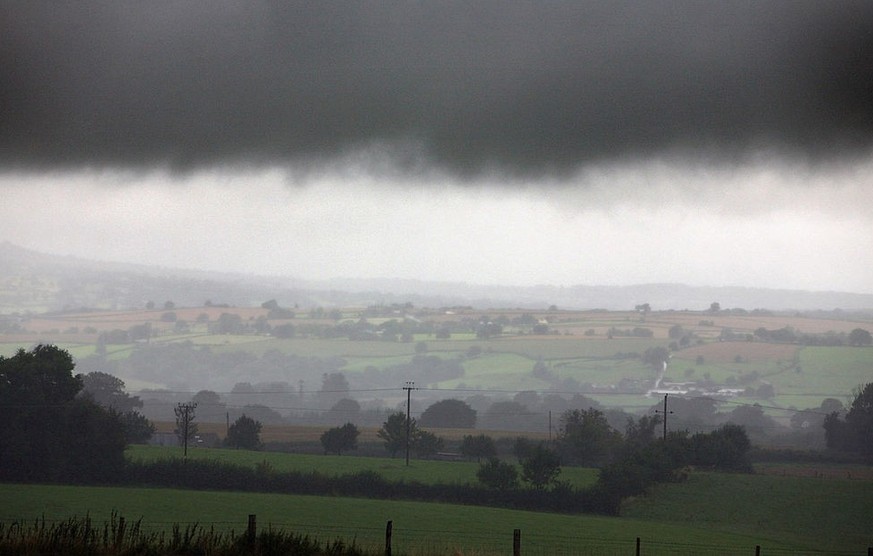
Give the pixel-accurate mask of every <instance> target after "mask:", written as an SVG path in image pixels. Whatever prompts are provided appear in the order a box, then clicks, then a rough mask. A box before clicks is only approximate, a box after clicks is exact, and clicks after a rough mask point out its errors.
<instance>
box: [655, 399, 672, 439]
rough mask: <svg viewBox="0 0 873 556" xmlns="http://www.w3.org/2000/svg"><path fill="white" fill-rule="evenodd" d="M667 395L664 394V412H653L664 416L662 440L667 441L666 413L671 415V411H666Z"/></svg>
mask: <svg viewBox="0 0 873 556" xmlns="http://www.w3.org/2000/svg"><path fill="white" fill-rule="evenodd" d="M667 395H668V394H664V411H660V410H657V409H656V410H655V413H663V414H664V435H663V437H662V438H663V439H664V440H667V413H673V412H672V411H667Z"/></svg>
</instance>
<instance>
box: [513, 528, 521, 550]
mask: <svg viewBox="0 0 873 556" xmlns="http://www.w3.org/2000/svg"><path fill="white" fill-rule="evenodd" d="M512 556H521V529H516V530H515V531H513V532H512Z"/></svg>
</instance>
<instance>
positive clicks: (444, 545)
mask: <svg viewBox="0 0 873 556" xmlns="http://www.w3.org/2000/svg"><path fill="white" fill-rule="evenodd" d="M701 494H702V495H705V494H706V493H705V492H701ZM0 499H2V500H4V504H3V507H2V509H0V520H2V521H5V522H8V521H12V520H34V519H36V518H39V517H45V518H46V519H47V520H49V521H54V520H64V519H67V518H69V517H71V516H84V515H89V516H90V517H91V518H92V519H94V520H97V521H98V523H99V522H100V521H101V520H108V519H109V518H110V516H111V515H112V513H113V512H117V513H118V514H120V515H121V516H123V517H125V518H126V519H128V520H139V519H141V520H142V528H143V529H144V530H146V531H150V530H168V529H169V528H170V527H172V525H173V524H174V523H181V524H198V525H199V526H200V527H205V528H215V529H216V530H234V531H236V532H238V533H240V532H242V531H243V530H245V527H246V522H247V516H248V515H249V514H254V515H256V516H257V523H258V526H259V527H272V528H281V529H284V530H287V531H295V532H299V533H306V534H310V535H312V536H316V537H318V538H319V539H320V540H325V541H327V540H333V539H336V538H342V539H344V540H346V541H351V540H354V541H355V542H356V544H358V545H359V546H366V547H371V548H373V549H377V550H378V548H379V547H381V546H384V544H383V543H384V534H385V527H386V523H387V522H388V521H389V520H390V521H392V522H393V532H394V534H393V548H394V550H395V553H396V554H409V555H425V554H428V555H429V554H479V555H489V554H506V553H508V552H509V551H510V550H511V547H512V539H513V530H514V529H520V530H521V539H522V552H523V553H524V554H533V555H557V554H590V555H613V554H614V555H619V554H633V551H634V546H635V539H636V538H637V537H639V538H641V545H642V548H643V554H646V555H667V554H670V555H676V554H687V555H709V554H712V555H715V554H753V553H754V549H755V545H761V546H763V547H764V550H765V552H764V553H765V554H786V555H787V554H803V553H809V552H808V551H809V549H811V548H814V547H815V546H816V544H802V543H797V542H794V541H791V540H778V539H777V538H774V537H775V536H777V535H773V534H769V533H763V534H757V535H750V534H746V533H743V532H738V531H728V530H722V529H723V528H722V527H721V526H719V525H713V524H705V523H702V524H701V523H696V524H694V525H689V524H681V523H675V522H673V523H666V522H664V521H657V520H652V519H633V518H607V517H597V516H578V515H577V516H571V515H558V514H548V513H536V512H522V511H512V510H501V509H494V508H483V507H472V506H457V505H449V504H429V503H418V502H397V501H382V500H364V499H352V498H334V497H311V496H294V495H276V494H249V493H245V494H244V493H233V492H208V491H196V492H194V491H181V490H170V489H143V488H100V487H74V486H39V485H0ZM783 536H784V535H783ZM853 547H854V545H852V544H848V543H847V544H846V545H845V549H844V550H849V549H851V548H853ZM835 553H836V552H835ZM844 553H848V552H844ZM855 553H860V552H855Z"/></svg>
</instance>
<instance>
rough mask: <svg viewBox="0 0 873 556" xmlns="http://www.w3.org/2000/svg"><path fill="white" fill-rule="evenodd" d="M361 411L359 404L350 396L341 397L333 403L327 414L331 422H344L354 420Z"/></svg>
mask: <svg viewBox="0 0 873 556" xmlns="http://www.w3.org/2000/svg"><path fill="white" fill-rule="evenodd" d="M360 413H361V404H360V403H358V401H357V400H353V399H351V398H343V399H341V400H340V401H338V402H336V403H335V404H333V407H331V408H330V414H329V416H328V418H329V420H330V422H331V423H345V422H348V421H351V420H355V419H356V418H357V417H358V415H360Z"/></svg>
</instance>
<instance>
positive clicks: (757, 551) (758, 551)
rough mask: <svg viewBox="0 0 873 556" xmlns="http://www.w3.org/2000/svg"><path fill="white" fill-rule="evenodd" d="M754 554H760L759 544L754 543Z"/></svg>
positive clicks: (756, 555)
mask: <svg viewBox="0 0 873 556" xmlns="http://www.w3.org/2000/svg"><path fill="white" fill-rule="evenodd" d="M755 556H761V545H760V544H756V545H755Z"/></svg>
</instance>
